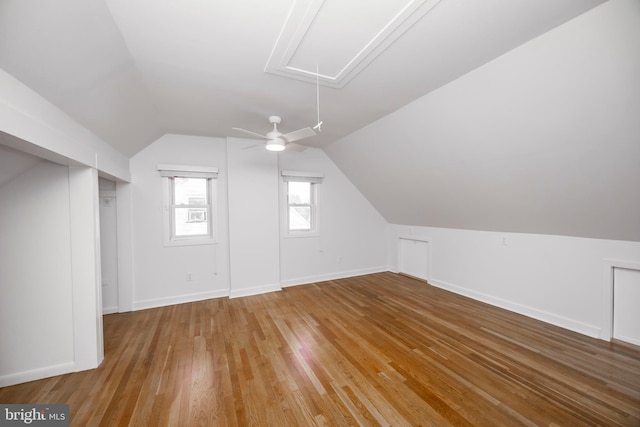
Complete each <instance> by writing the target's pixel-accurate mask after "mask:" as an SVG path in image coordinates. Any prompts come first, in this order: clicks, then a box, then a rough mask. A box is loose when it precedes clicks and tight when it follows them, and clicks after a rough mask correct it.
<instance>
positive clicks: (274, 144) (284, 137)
mask: <svg viewBox="0 0 640 427" xmlns="http://www.w3.org/2000/svg"><path fill="white" fill-rule="evenodd" d="M281 121H282V119H281V118H280V117H279V116H271V117H269V123H272V124H273V130H272V131H271V132H269V133H267V134H266V135H261V134H259V133H255V132H252V131H250V130H246V129H241V128H232V129H234V130H237V131H240V132H243V133H245V134H247V135H251V136H252V137H254V138H259V139H264V140H265V141H266V148H267V150H270V151H282V150H284V149H285V147H286V148H287V149H291V150H294V151H303V150H306V149H307V147H305V146H304V145H300V144H294V141H298V140H301V139H304V138H309V137H311V136H315V135H316V132H315V131H314V130H313V129H311V128H310V127H306V128H303V129H298V130H294V131H293V132H289V133H287V134H283V133H282V132H280V131H278V125H279V124H280V122H281Z"/></svg>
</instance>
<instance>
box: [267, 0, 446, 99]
mask: <svg viewBox="0 0 640 427" xmlns="http://www.w3.org/2000/svg"><path fill="white" fill-rule="evenodd" d="M367 1H368V0H363V2H362V9H363V10H369V8H367ZM440 1H441V0H408V2H407V3H406V4H405V5H404V6H403V7H401V8H399V10H398V11H397V12H396V13H395V15H394V16H392V17H391V18H390V19H389V20H385V22H386V24H384V25H382V26H381V27H377V28H376V30H377V31H375V34H374V35H373V36H372V37H371V38H369V39H364V40H362V42H361V44H360V45H359V46H358V48H357V49H356V53H355V54H353V55H352V56H345V58H346V59H344V60H343V62H341V63H340V65H338V66H337V67H333V70H328V71H327V70H326V69H323V68H326V63H327V62H328V61H327V60H325V61H323V58H331V57H334V56H335V55H336V51H337V50H339V49H345V48H344V47H343V45H342V44H340V43H326V44H323V45H322V46H323V47H324V48H326V49H325V50H324V51H319V50H317V51H311V50H310V46H311V45H312V44H313V43H305V42H306V41H307V40H308V39H309V38H310V34H311V32H310V29H311V28H312V26H314V33H315V34H316V36H317V33H318V32H319V33H320V34H322V32H323V31H324V32H325V33H324V34H326V35H327V40H329V34H349V33H353V31H354V29H357V28H358V26H357V25H353V23H351V22H349V23H346V21H345V20H343V22H344V23H345V24H344V25H343V26H342V27H340V26H336V25H327V24H332V23H334V24H335V22H336V20H335V19H331V16H326V17H324V16H323V19H319V17H320V12H321V9H322V8H323V6H325V9H327V8H326V6H327V5H328V4H329V3H331V2H340V0H298V1H294V2H293V5H292V6H291V9H290V10H289V13H288V15H287V18H286V20H285V23H284V25H283V27H282V28H281V30H280V34H279V36H278V39H277V40H276V43H275V45H274V47H273V49H272V51H271V55H270V56H269V59H268V60H267V63H266V65H265V69H264V71H265V73H270V74H275V75H279V76H282V77H287V78H292V79H296V80H302V81H306V82H310V83H316V78H318V81H319V83H320V84H321V85H323V86H328V87H334V88H343V87H344V86H346V85H347V84H348V83H349V82H350V81H351V80H352V79H353V78H354V77H356V76H357V75H358V74H359V73H360V72H361V71H363V70H364V69H365V68H366V67H367V66H368V65H369V64H370V63H371V62H372V61H373V60H374V59H375V58H377V57H378V56H379V55H380V54H381V53H382V52H384V50H385V49H387V48H388V47H389V46H391V45H392V44H393V43H394V42H395V41H396V40H397V39H398V38H399V37H400V36H402V34H404V33H405V32H406V31H407V30H408V29H409V28H411V27H412V26H413V25H414V24H416V23H417V22H418V21H419V20H420V19H421V18H422V17H423V16H424V15H426V14H427V13H428V12H429V11H431V10H432V9H433V8H434V7H435V6H436V5H437V4H438V3H439V2H440ZM361 16H362V17H363V19H364V18H365V17H366V14H365V13H363V14H362V15H361ZM325 18H326V19H325ZM325 22H326V23H325ZM323 24H324V25H323ZM349 24H351V25H349ZM300 57H303V58H305V57H306V58H313V64H311V63H306V64H304V65H305V67H300V66H295V65H294V60H295V59H296V58H300ZM307 62H310V61H309V60H308V61H307ZM316 66H319V69H320V71H322V73H320V74H319V75H318V74H317V71H316Z"/></svg>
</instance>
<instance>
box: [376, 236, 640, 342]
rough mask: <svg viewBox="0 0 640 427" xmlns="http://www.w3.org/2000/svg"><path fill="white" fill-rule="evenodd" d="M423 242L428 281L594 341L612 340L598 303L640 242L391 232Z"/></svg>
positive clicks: (635, 258)
mask: <svg viewBox="0 0 640 427" xmlns="http://www.w3.org/2000/svg"><path fill="white" fill-rule="evenodd" d="M402 236H404V237H417V238H420V239H424V240H427V241H428V242H429V252H430V253H429V257H430V259H429V263H430V270H429V278H428V280H429V282H430V283H431V284H432V285H434V286H438V287H442V288H444V289H448V290H451V291H453V292H456V293H460V294H462V295H466V296H469V297H472V298H475V299H478V300H480V301H484V302H488V303H490V304H493V305H497V306H500V307H503V308H506V309H509V310H512V311H515V312H517V313H521V314H525V315H527V316H530V317H534V318H537V319H540V320H543V321H546V322H548V323H552V324H555V325H558V326H561V327H564V328H567V329H571V330H574V331H576V332H580V333H583V334H586V335H589V336H592V337H602V338H606V337H607V334H610V330H609V331H607V328H610V319H608V320H607V319H606V318H605V317H604V316H605V315H606V316H610V315H611V314H610V313H609V314H606V313H605V311H606V310H604V309H603V303H604V301H605V300H606V299H607V296H606V295H605V293H604V292H605V290H606V288H607V286H609V285H610V283H608V282H607V280H608V278H607V271H606V268H607V266H608V265H609V264H610V263H611V260H619V261H621V262H623V261H624V262H636V263H637V262H639V261H640V242H627V241H616V240H603V239H586V238H579V237H566V236H552V235H542V234H524V233H499V232H490V231H471V230H457V229H446V228H432V227H413V226H403V225H393V226H392V227H391V233H390V240H389V245H388V247H389V258H390V260H391V263H392V265H393V266H394V268H397V247H398V242H397V240H398V237H402Z"/></svg>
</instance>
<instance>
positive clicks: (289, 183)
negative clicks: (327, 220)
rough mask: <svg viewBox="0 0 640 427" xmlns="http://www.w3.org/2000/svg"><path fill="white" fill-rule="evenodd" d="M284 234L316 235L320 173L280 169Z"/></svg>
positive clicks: (291, 235)
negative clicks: (283, 205) (282, 185)
mask: <svg viewBox="0 0 640 427" xmlns="http://www.w3.org/2000/svg"><path fill="white" fill-rule="evenodd" d="M282 178H283V179H282V180H283V183H284V187H283V188H284V190H283V193H284V199H285V202H284V204H285V207H284V212H285V214H284V215H283V216H284V217H285V220H284V227H283V228H284V230H285V231H286V235H287V236H290V237H293V236H300V237H301V236H316V235H318V196H317V191H318V190H317V189H318V184H320V183H321V182H322V178H323V175H322V174H320V173H308V172H294V171H282Z"/></svg>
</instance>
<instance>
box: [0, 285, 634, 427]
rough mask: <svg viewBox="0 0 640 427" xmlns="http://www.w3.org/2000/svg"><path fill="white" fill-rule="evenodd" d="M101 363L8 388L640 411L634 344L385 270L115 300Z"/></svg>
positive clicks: (144, 401) (432, 417)
mask: <svg viewBox="0 0 640 427" xmlns="http://www.w3.org/2000/svg"><path fill="white" fill-rule="evenodd" d="M104 336H105V360H104V362H103V363H102V365H101V366H100V367H99V368H98V369H95V370H91V371H85V372H78V373H74V374H68V375H62V376H58V377H53V378H48V379H44V380H40V381H33V382H30V383H26V384H20V385H16V386H12V387H5V388H2V389H0V402H1V403H67V404H69V405H70V410H71V425H73V426H101V425H114V426H115V425H118V426H120V425H122V426H127V425H130V426H151V425H153V426H155V425H157V426H245V425H264V426H306V425H318V426H322V425H326V426H349V425H353V426H355V425H372V426H375V425H381V426H386V425H389V426H391V425H393V426H403V425H407V426H411V425H430V426H485V425H501V426H502V425H505V426H507V425H508V426H518V425H522V426H529V427H530V426H539V425H557V426H593V425H602V426H640V349H638V348H637V347H634V346H631V345H626V344H622V343H617V342H612V343H607V342H603V341H599V340H595V339H591V338H588V337H585V336H582V335H579V334H576V333H573V332H570V331H566V330H563V329H561V328H557V327H555V326H552V325H549V324H545V323H543V322H539V321H536V320H533V319H530V318H526V317H524V316H520V315H517V314H514V313H510V312H507V311H505V310H501V309H498V308H496V307H492V306H489V305H486V304H483V303H480V302H477V301H473V300H471V299H468V298H465V297H462V296H459V295H455V294H452V293H449V292H446V291H444V290H441V289H438V288H434V287H432V286H430V285H429V284H427V283H425V282H422V281H419V280H415V279H413V278H411V277H406V276H401V275H396V274H392V273H379V274H372V275H367V276H360V277H354V278H349V279H341V280H333V281H327V282H321V283H315V284H310V285H304V286H297V287H293V288H287V289H285V290H283V291H282V292H274V293H269V294H263V295H256V296H251V297H245V298H235V299H226V298H220V299H213V300H207V301H200V302H196V303H190V304H181V305H175V306H170V307H162V308H157V309H150V310H143V311H138V312H133V313H123V314H112V315H108V316H105V318H104Z"/></svg>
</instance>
